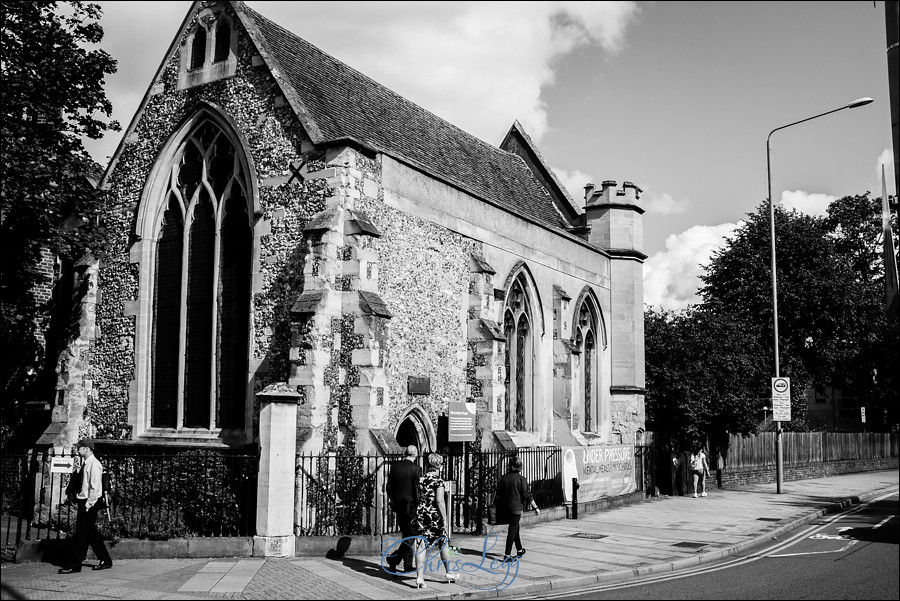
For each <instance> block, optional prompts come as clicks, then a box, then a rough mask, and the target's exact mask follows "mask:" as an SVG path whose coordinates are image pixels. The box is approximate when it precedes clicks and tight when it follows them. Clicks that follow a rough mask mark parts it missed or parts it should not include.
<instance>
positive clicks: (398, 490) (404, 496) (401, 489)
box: [386, 445, 422, 572]
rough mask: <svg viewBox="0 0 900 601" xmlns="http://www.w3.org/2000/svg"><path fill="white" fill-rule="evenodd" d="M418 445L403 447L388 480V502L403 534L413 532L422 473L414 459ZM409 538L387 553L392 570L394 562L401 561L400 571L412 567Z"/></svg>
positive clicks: (409, 570)
mask: <svg viewBox="0 0 900 601" xmlns="http://www.w3.org/2000/svg"><path fill="white" fill-rule="evenodd" d="M418 456H419V449H417V448H416V446H415V445H409V446H408V447H406V457H405V458H404V459H403V460H401V461H398V462H397V463H395V464H394V465H393V466H392V467H391V473H390V475H389V476H388V481H387V495H388V499H390V502H391V509H393V510H394V513H395V514H397V526H398V527H399V528H400V534H401V536H403V538H408V537H410V536H413V535H415V534H418V533H417V532H416V531H415V521H416V511H417V508H418V506H419V479H420V478H421V477H422V468H420V467H419V465H418V464H417V463H416V457H418ZM413 546H414V543H413V542H412V541H408V542H403V543H400V544H398V545H397V548H396V549H394V552H393V553H391V554H390V555H388V556H387V558H386V559H387V564H388V566H389V567H390V568H391V571H395V570H396V569H397V564H399V563H400V562H401V561H403V571H404V572H411V571H412V570H413V565H412V560H413V554H414V549H413Z"/></svg>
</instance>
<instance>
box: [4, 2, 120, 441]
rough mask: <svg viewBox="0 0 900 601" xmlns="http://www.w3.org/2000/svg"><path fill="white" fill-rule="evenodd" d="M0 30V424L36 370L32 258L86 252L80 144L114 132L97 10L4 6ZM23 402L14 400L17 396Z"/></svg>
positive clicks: (86, 201)
mask: <svg viewBox="0 0 900 601" xmlns="http://www.w3.org/2000/svg"><path fill="white" fill-rule="evenodd" d="M2 13H3V14H2V29H0V57H2V60H0V77H2V85H0V128H2V149H0V151H2V155H3V162H2V169H3V171H2V177H0V240H2V250H0V305H2V315H0V335H2V337H3V340H4V341H5V342H6V344H7V345H8V346H7V348H6V351H7V352H6V353H5V354H6V357H7V358H9V357H12V358H14V360H11V361H10V360H8V361H5V362H4V365H3V367H2V371H0V376H2V384H3V390H4V393H3V394H4V399H3V405H4V407H3V408H4V424H6V423H7V419H6V418H7V417H8V410H9V409H10V408H11V407H13V406H14V405H15V404H16V403H17V402H20V401H21V400H23V398H25V396H27V394H28V392H27V389H28V386H29V382H30V380H31V379H32V378H31V377H30V376H31V374H35V373H37V372H39V371H40V369H41V362H42V360H43V359H44V357H42V354H43V344H42V343H40V342H39V339H38V334H39V332H38V330H39V329H42V328H43V327H44V325H45V324H44V323H43V322H42V320H43V319H44V318H45V317H46V315H47V313H48V311H49V310H50V307H49V306H48V305H47V303H46V302H43V301H39V300H37V299H36V298H35V295H34V290H35V286H36V285H38V284H41V283H45V282H46V280H47V276H46V275H45V274H44V273H42V271H41V255H42V252H47V253H49V255H50V256H51V257H52V256H54V255H55V256H58V257H62V258H64V259H66V258H68V259H72V258H75V257H78V256H79V255H80V254H81V253H82V252H84V251H85V249H86V247H90V246H91V245H92V244H95V242H94V241H93V240H94V238H93V236H94V235H95V234H94V233H93V232H94V230H93V229H92V228H91V227H75V226H81V225H83V224H85V223H87V224H88V226H89V225H90V224H91V223H94V222H96V215H97V214H98V210H99V207H98V206H97V204H98V202H99V200H98V196H97V195H96V193H95V191H94V189H93V186H91V185H90V182H89V178H90V177H92V176H96V175H97V174H98V168H97V166H96V164H95V163H94V162H93V161H92V160H91V158H90V156H89V155H88V153H87V152H86V151H85V149H84V146H83V144H82V138H83V137H86V138H91V139H96V138H99V137H101V136H102V135H103V134H104V133H105V132H107V131H110V130H118V129H119V126H118V124H117V123H116V122H114V121H110V120H109V116H110V113H111V111H112V106H111V104H110V102H109V100H108V99H107V98H106V93H105V91H104V77H105V76H106V75H107V74H111V73H114V72H115V70H116V62H115V61H114V60H113V59H112V58H111V57H110V56H109V55H108V54H107V53H106V52H104V51H103V50H100V49H96V48H92V47H93V46H94V45H95V44H97V43H99V42H100V41H101V39H102V37H103V29H102V28H101V27H100V24H99V23H98V22H97V20H98V19H99V16H100V9H99V7H98V6H97V5H95V4H88V3H84V2H67V3H57V2H41V1H38V2H4V3H3V9H2ZM23 395H24V396H23Z"/></svg>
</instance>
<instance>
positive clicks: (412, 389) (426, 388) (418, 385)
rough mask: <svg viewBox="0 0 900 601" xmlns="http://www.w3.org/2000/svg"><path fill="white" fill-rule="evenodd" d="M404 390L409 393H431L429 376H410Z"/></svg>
mask: <svg viewBox="0 0 900 601" xmlns="http://www.w3.org/2000/svg"><path fill="white" fill-rule="evenodd" d="M406 392H407V393H409V394H431V378H417V377H416V376H410V377H409V381H408V382H407V384H406Z"/></svg>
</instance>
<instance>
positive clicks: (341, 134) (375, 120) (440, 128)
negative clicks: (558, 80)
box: [243, 5, 568, 228]
mask: <svg viewBox="0 0 900 601" xmlns="http://www.w3.org/2000/svg"><path fill="white" fill-rule="evenodd" d="M243 11H244V12H245V14H246V15H248V16H249V17H250V18H252V19H253V21H254V23H255V25H256V27H257V28H258V29H259V32H260V33H261V34H262V36H263V38H264V40H265V43H266V45H267V48H266V50H267V51H268V52H269V53H270V54H271V55H272V57H274V58H275V59H276V60H277V61H278V63H279V65H280V67H281V69H282V71H283V73H282V75H283V76H284V78H285V79H287V81H288V82H290V84H291V86H292V87H293V88H294V89H293V92H294V93H296V95H297V97H298V98H299V99H300V100H301V102H302V103H303V104H304V105H305V108H306V110H307V111H308V116H309V118H310V119H311V120H312V121H313V123H314V124H315V126H317V127H318V129H319V131H320V132H321V134H322V138H323V141H326V142H329V141H338V140H343V139H351V140H355V141H357V142H358V143H360V144H362V145H364V146H367V147H369V148H372V149H374V150H376V151H379V152H384V153H386V154H388V155H391V156H393V157H395V158H397V159H399V160H401V161H403V162H406V163H408V164H410V165H412V166H414V167H416V168H418V169H420V170H422V171H424V172H425V173H428V174H429V175H432V176H434V177H437V178H439V179H442V180H444V181H446V182H448V183H451V184H452V185H454V186H456V187H458V188H460V189H462V190H465V191H466V192H469V193H470V194H472V195H474V196H476V197H479V198H482V199H485V200H488V201H491V202H494V203H496V204H498V205H501V206H503V207H505V208H507V209H509V210H511V211H513V212H515V213H521V214H524V215H527V216H529V217H531V218H532V219H535V220H537V221H539V222H541V223H544V224H546V225H549V226H552V227H556V228H565V227H566V226H567V225H568V224H567V223H566V222H565V220H564V218H563V217H562V216H561V214H560V213H559V211H558V210H557V209H556V207H555V206H554V204H553V201H552V200H551V198H550V196H549V195H548V194H547V191H546V190H544V188H543V187H542V186H541V185H540V183H539V182H538V181H537V179H536V178H535V177H534V175H533V174H532V173H531V171H530V170H529V169H528V167H527V166H526V165H525V163H524V162H523V161H522V159H521V158H519V157H518V156H516V155H515V154H513V153H510V152H506V151H504V150H501V149H499V148H497V147H495V146H491V145H490V144H488V143H486V142H483V141H482V140H479V139H478V138H476V137H475V136H473V135H471V134H468V133H466V132H464V131H463V130H461V129H459V128H458V127H456V126H454V125H452V124H450V123H448V122H447V121H445V120H443V119H441V118H440V117H437V116H436V115H433V114H432V113H430V112H428V111H426V110H425V109H423V108H422V107H420V106H418V105H416V104H414V103H412V102H410V101H409V100H407V99H405V98H403V97H402V96H400V95H399V94H396V93H395V92H392V91H391V90H389V89H387V88H386V87H384V86H382V85H380V84H378V83H376V82H375V81H373V80H372V79H370V78H368V77H366V76H365V75H363V74H362V73H360V72H358V71H356V70H355V69H352V68H351V67H348V66H347V65H345V64H344V63H342V62H340V61H339V60H337V59H335V58H333V57H331V56H329V55H327V54H325V53H324V52H322V51H321V50H319V49H318V48H316V47H315V46H313V45H312V44H310V43H309V42H307V41H305V40H303V39H301V38H299V37H297V36H296V35H294V34H293V33H291V32H289V31H287V30H286V29H284V28H283V27H281V26H279V25H277V24H275V23H273V22H272V21H270V20H268V19H266V18H265V17H263V16H262V15H260V14H259V13H257V12H255V11H253V10H252V9H250V8H249V7H247V6H246V5H244V6H243Z"/></svg>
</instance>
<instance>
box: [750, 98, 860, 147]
mask: <svg viewBox="0 0 900 601" xmlns="http://www.w3.org/2000/svg"><path fill="white" fill-rule="evenodd" d="M872 102H874V100H872V99H871V98H869V97H863V98H857V99H856V100H854V101H853V102H851V103H850V104H846V105H844V106H842V107H840V108H836V109H832V110H830V111H825V112H824V113H819V114H818V115H813V116H812V117H807V118H806V119H801V120H800V121H794V122H793V123H788V124H787V125H782V126H781V127H776V128H775V129H773V130H772V131H770V132H769V135H768V137H767V138H766V142H767V143H768V141H769V139H770V138H771V137H772V134H774V133H775V132H776V131H778V130H779V129H784V128H786V127H791V126H792V125H798V124H800V123H805V122H807V121H812V120H813V119H818V118H819V117H824V116H825V115H830V114H831V113H836V112H838V111H842V110H844V109H855V108H857V107H860V106H865V105H867V104H871V103H872Z"/></svg>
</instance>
